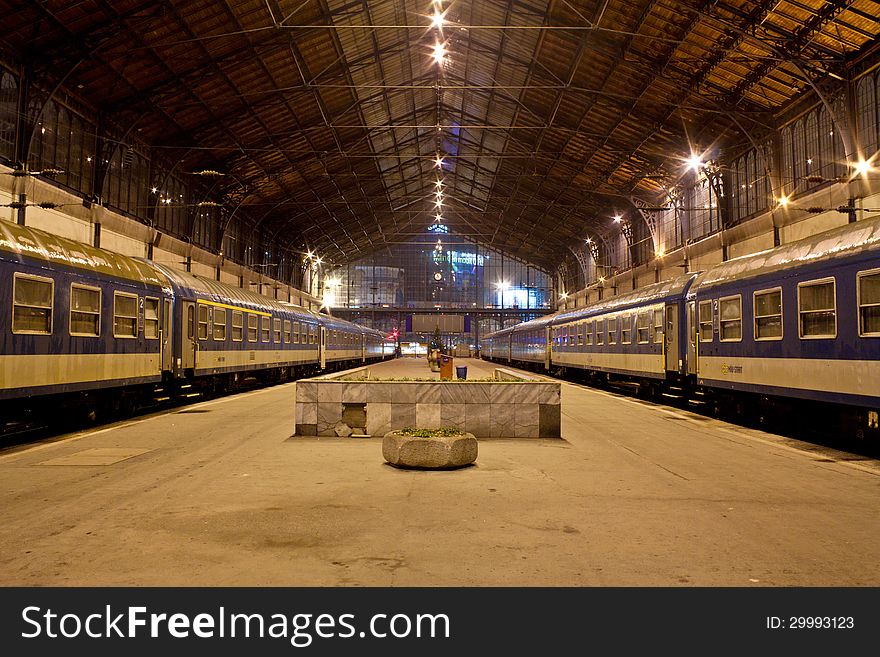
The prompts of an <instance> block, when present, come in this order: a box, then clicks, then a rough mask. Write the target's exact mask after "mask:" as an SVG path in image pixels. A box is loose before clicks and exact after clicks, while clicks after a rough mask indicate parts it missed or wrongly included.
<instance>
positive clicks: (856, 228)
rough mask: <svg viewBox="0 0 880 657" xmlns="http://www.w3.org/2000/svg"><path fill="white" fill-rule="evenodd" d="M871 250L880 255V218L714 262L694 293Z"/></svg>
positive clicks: (702, 276) (697, 283)
mask: <svg viewBox="0 0 880 657" xmlns="http://www.w3.org/2000/svg"><path fill="white" fill-rule="evenodd" d="M872 252H873V253H877V254H878V256H880V218H877V219H865V220H863V221H859V222H858V223H854V224H847V225H845V226H840V227H838V228H832V229H831V230H828V231H825V232H822V233H818V234H816V235H813V236H811V237H808V238H806V239H802V240H798V241H796V242H791V243H790V244H784V245H783V246H778V247H775V248H773V249H768V250H767V251H761V252H760V253H753V254H751V255H746V256H742V257H739V258H734V259H733V260H728V261H727V262H723V263H721V264H719V265H715V266H714V267H711V268H709V269H707V270H706V271H704V272H703V273H702V274H700V276H699V277H698V278H697V281H696V282H695V283H694V285H693V286H692V287H691V292H692V293H693V292H698V291H704V290H706V289H708V288H711V287H715V286H718V285H724V284H726V283H731V282H734V281H742V280H746V279H750V278H756V277H758V276H764V275H766V274H772V273H774V272H779V271H782V270H786V269H788V270H793V271H794V270H797V268H799V267H802V266H806V265H812V264H816V263H821V262H828V261H830V260H833V259H836V258H842V257H850V256H857V255H859V254H870V253H872Z"/></svg>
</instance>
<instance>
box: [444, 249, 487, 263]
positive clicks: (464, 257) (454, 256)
mask: <svg viewBox="0 0 880 657" xmlns="http://www.w3.org/2000/svg"><path fill="white" fill-rule="evenodd" d="M484 260H485V258H484V256H481V255H477V254H476V253H468V252H462V251H447V252H446V253H445V254H444V253H438V252H437V251H435V252H434V262H436V263H438V264H439V263H441V262H448V263H450V264H453V265H464V266H468V267H473V266H474V265H476V266H478V267H482V266H483V265H484V264H485V263H484Z"/></svg>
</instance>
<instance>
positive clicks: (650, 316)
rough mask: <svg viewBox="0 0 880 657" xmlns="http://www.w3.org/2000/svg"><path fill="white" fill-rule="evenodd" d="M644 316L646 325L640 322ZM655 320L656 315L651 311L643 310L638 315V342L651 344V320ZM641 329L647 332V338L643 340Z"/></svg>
mask: <svg viewBox="0 0 880 657" xmlns="http://www.w3.org/2000/svg"><path fill="white" fill-rule="evenodd" d="M642 318H644V320H645V325H644V326H641V324H640V322H641V320H642ZM653 320H654V315H653V313H651V312H650V311H647V310H646V311H642V312H640V313H639V314H638V315H636V344H651V329H652V328H653V327H652V326H651V322H652V321H653ZM640 331H644V332H645V339H644V340H642V338H641V334H640V333H639V332H640Z"/></svg>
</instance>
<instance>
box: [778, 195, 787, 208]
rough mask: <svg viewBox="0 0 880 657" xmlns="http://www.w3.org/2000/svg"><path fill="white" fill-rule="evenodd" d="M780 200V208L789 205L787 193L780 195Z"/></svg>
mask: <svg viewBox="0 0 880 657" xmlns="http://www.w3.org/2000/svg"><path fill="white" fill-rule="evenodd" d="M778 200H779V207H780V208H786V207H788V197H787V196H786V195H785V194H783V195H782V196H780V197H779V199H778Z"/></svg>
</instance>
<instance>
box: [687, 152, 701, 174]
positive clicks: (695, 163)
mask: <svg viewBox="0 0 880 657" xmlns="http://www.w3.org/2000/svg"><path fill="white" fill-rule="evenodd" d="M686 162H687V165H688V167H690V168H691V169H693V170H694V171H699V170H700V167H701V166H703V159H702V158H701V157H700V156H699V155H691V156H690V157H689V158H688V159H687V160H686Z"/></svg>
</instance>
